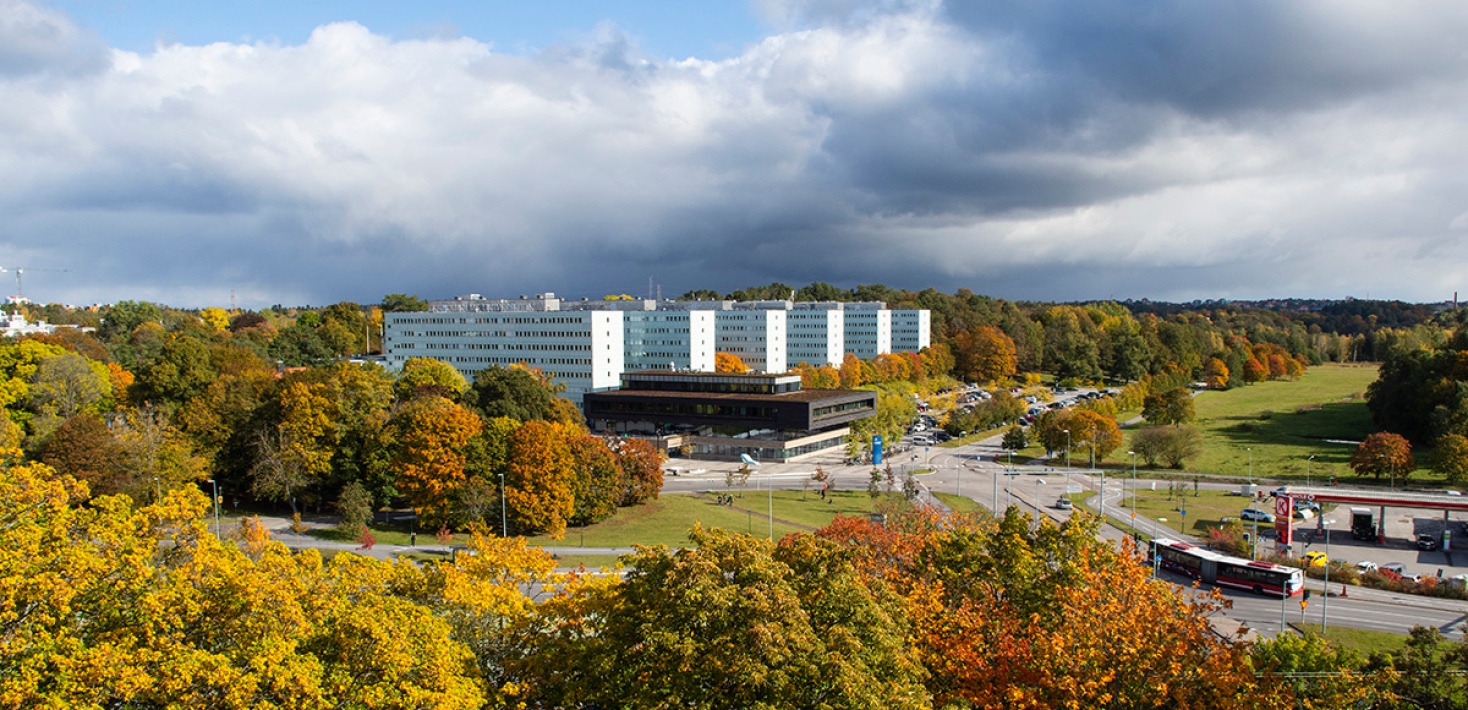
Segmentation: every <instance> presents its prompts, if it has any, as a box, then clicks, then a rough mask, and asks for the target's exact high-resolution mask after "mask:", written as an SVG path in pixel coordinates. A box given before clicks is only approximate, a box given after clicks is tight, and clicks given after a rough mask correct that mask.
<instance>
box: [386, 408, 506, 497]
mask: <svg viewBox="0 0 1468 710" xmlns="http://www.w3.org/2000/svg"><path fill="white" fill-rule="evenodd" d="M483 428H484V424H483V422H482V421H481V420H480V419H479V417H478V416H475V414H474V413H473V412H470V411H469V410H467V409H465V408H463V407H461V406H459V405H457V404H454V403H453V402H450V401H449V400H447V399H444V398H443V397H439V396H425V397H419V398H418V399H415V400H413V401H412V402H409V403H408V404H406V405H404V406H403V407H402V409H400V410H398V412H397V414H395V415H394V416H393V418H392V419H391V420H390V421H389V423H388V429H389V436H390V438H391V440H392V442H393V445H392V451H393V455H392V465H393V467H394V468H395V469H396V470H397V471H398V476H397V480H396V487H397V489H398V491H399V492H401V493H402V494H403V495H404V496H406V497H407V498H408V501H409V502H410V503H411V504H412V505H413V507H414V508H416V509H418V510H420V511H426V512H428V513H430V516H439V517H446V516H447V515H448V514H449V512H450V511H449V505H448V503H449V501H450V497H451V496H452V495H453V494H454V492H455V491H456V490H458V489H459V488H460V487H461V486H462V485H463V484H464V483H465V482H466V480H467V477H466V473H465V461H466V449H467V447H468V445H469V442H470V440H472V439H473V438H474V437H475V436H476V435H478V434H479V433H480V431H481V430H483Z"/></svg>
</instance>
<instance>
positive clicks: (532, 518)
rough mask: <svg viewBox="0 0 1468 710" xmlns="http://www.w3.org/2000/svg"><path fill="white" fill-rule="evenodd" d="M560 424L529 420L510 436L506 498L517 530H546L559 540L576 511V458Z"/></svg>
mask: <svg viewBox="0 0 1468 710" xmlns="http://www.w3.org/2000/svg"><path fill="white" fill-rule="evenodd" d="M566 439H567V437H566V431H565V428H564V426H563V425H560V424H552V423H550V422H542V421H528V422H525V423H524V424H521V425H520V428H518V429H516V430H515V433H514V435H513V436H511V437H510V452H509V465H508V466H507V467H506V469H505V500H506V502H507V503H508V504H509V513H510V522H511V525H512V526H513V527H514V529H516V530H518V531H519V532H521V533H522V534H523V533H526V532H541V531H543V532H546V533H548V534H550V535H551V536H552V537H555V538H557V539H559V538H560V537H561V536H562V535H564V534H565V532H566V523H567V522H568V521H569V520H570V519H571V516H573V515H575V513H576V500H575V497H574V492H573V487H574V485H575V478H576V473H575V460H574V459H573V458H572V456H571V449H570V446H569V445H568V443H567V440H566Z"/></svg>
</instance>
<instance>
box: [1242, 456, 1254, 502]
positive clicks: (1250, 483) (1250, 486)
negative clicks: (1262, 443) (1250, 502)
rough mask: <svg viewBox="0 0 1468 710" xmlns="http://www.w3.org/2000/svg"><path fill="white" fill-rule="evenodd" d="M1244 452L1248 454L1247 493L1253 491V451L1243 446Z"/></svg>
mask: <svg viewBox="0 0 1468 710" xmlns="http://www.w3.org/2000/svg"><path fill="white" fill-rule="evenodd" d="M1244 450H1245V451H1247V452H1249V492H1250V493H1252V492H1253V491H1254V450H1253V449H1251V448H1249V447H1247V446H1245V447H1244Z"/></svg>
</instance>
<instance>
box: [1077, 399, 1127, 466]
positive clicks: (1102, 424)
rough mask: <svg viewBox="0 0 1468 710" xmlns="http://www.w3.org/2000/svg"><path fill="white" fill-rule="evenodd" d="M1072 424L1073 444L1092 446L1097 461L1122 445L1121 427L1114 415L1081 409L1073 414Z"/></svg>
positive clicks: (1078, 446)
mask: <svg viewBox="0 0 1468 710" xmlns="http://www.w3.org/2000/svg"><path fill="white" fill-rule="evenodd" d="M1070 424H1071V430H1070V434H1071V441H1072V443H1071V445H1072V446H1074V447H1077V448H1080V447H1087V448H1090V449H1091V450H1092V451H1093V452H1094V454H1095V460H1096V461H1101V460H1102V459H1105V458H1106V457H1107V455H1109V454H1110V453H1111V452H1112V451H1115V450H1116V449H1118V448H1120V447H1121V442H1122V439H1121V429H1120V428H1118V427H1117V426H1116V419H1115V418H1113V417H1109V416H1106V415H1104V414H1098V413H1096V412H1092V411H1089V410H1085V409H1081V410H1077V411H1076V412H1075V414H1074V415H1072V416H1071V420H1070Z"/></svg>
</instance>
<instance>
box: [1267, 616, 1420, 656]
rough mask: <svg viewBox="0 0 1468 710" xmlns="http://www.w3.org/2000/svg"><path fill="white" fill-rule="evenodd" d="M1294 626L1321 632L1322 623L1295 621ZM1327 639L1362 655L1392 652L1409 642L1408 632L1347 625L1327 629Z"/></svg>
mask: <svg viewBox="0 0 1468 710" xmlns="http://www.w3.org/2000/svg"><path fill="white" fill-rule="evenodd" d="M1293 626H1294V627H1295V628H1297V629H1300V630H1301V631H1305V632H1307V633H1312V634H1317V635H1318V634H1320V624H1306V623H1298V622H1297V623H1295V624H1293ZM1324 635H1325V640H1326V641H1329V642H1330V643H1331V645H1333V646H1335V647H1337V648H1349V649H1351V650H1353V651H1355V652H1357V653H1359V654H1361V655H1362V656H1366V655H1369V654H1371V653H1373V652H1376V651H1381V652H1384V653H1391V652H1392V651H1395V650H1397V649H1399V648H1401V647H1402V646H1404V645H1406V643H1407V635H1406V634H1394V633H1391V632H1390V631H1372V630H1369V629H1353V628H1350V627H1346V626H1332V627H1330V628H1329V629H1326V631H1325V634H1324Z"/></svg>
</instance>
